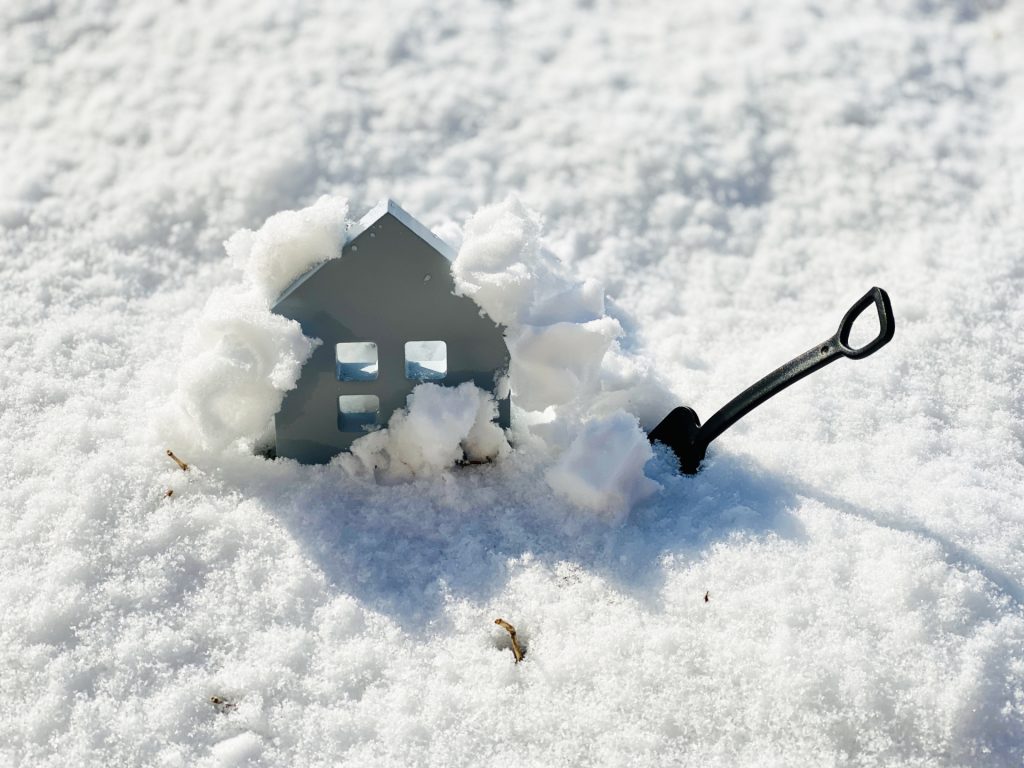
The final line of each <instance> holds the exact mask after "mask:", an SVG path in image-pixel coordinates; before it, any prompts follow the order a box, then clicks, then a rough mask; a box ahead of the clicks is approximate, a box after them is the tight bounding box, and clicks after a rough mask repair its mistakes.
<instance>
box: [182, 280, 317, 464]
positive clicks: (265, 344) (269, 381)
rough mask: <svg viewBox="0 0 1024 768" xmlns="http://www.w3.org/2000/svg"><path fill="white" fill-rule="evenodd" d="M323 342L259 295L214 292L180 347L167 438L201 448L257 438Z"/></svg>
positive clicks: (219, 448) (222, 291) (184, 446)
mask: <svg viewBox="0 0 1024 768" xmlns="http://www.w3.org/2000/svg"><path fill="white" fill-rule="evenodd" d="M319 344H320V341H319V339H310V338H307V337H306V336H304V335H303V334H302V329H301V328H300V327H299V324H298V323H296V322H295V321H294V320H289V319H287V318H284V317H282V316H281V315H277V314H274V313H273V312H271V311H270V310H269V309H268V308H267V306H266V303H265V302H263V301H262V300H261V299H260V298H259V297H258V296H257V295H255V294H254V293H252V292H238V291H232V290H217V291H215V292H214V293H213V295H211V296H210V299H209V301H207V303H206V308H205V309H204V310H203V312H202V314H201V315H200V316H199V318H198V320H197V321H196V323H195V325H194V326H193V327H192V328H191V330H189V332H188V334H187V335H186V337H185V340H184V343H183V344H182V349H181V358H180V359H181V363H180V368H179V370H178V386H177V389H176V390H175V392H174V394H173V395H172V398H171V403H170V406H169V408H168V409H166V410H165V411H164V413H163V414H162V417H163V418H162V421H163V425H164V428H165V429H166V430H167V437H168V439H170V440H171V441H172V442H173V443H174V444H175V445H179V446H182V447H183V448H185V449H186V450H187V449H193V448H194V449H199V450H203V451H211V450H221V449H223V448H225V447H227V446H228V445H230V444H231V443H233V442H235V441H237V440H240V439H241V440H247V441H249V442H250V443H254V442H259V441H260V440H261V439H263V438H265V437H266V436H267V434H268V432H269V430H270V428H271V420H272V419H273V416H274V414H275V413H277V412H278V411H279V410H280V408H281V402H282V401H283V399H284V395H285V393H286V392H287V391H288V390H290V389H294V388H295V385H296V383H297V382H298V379H299V376H300V374H301V371H302V365H303V363H305V362H306V360H308V359H309V356H310V355H311V354H313V350H314V349H315V348H316V347H317V346H319Z"/></svg>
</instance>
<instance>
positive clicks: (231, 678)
mask: <svg viewBox="0 0 1024 768" xmlns="http://www.w3.org/2000/svg"><path fill="white" fill-rule="evenodd" d="M0 30H2V31H0V285H2V290H3V296H2V304H0V312H2V323H0V349H2V353H3V358H2V365H0V386H2V393H0V397H2V401H0V402H2V411H0V428H2V433H3V435H4V437H5V441H6V450H5V451H4V455H3V460H2V462H0V478H2V486H0V490H2V497H0V516H2V517H0V615H2V617H3V619H2V623H0V765H3V766H4V767H5V768H6V766H8V765H10V766H71V765H75V766H77V765H83V766H85V765H88V766H93V765H96V766H101V765H102V766H122V765H125V766H127V765H156V766H193V765H202V766H218V765H266V766H337V765H352V766H370V765H394V766H413V765H439V766H442V765H443V766H448V765H452V766H459V765H497V764H501V765H522V766H533V765H538V766H543V765H581V766H582V765H694V766H698V765H699V766H706V765H721V766H733V765H779V766H793V765H808V766H811V765H814V766H818V765H901V766H904V765H921V766H924V765H929V766H930V765H986V766H988V765H993V766H1019V765H1020V764H1021V761H1022V760H1024V613H1022V603H1024V504H1022V502H1024V465H1022V462H1024V356H1022V354H1021V351H1020V349H1021V344H1022V343H1024V342H1022V337H1024V172H1022V171H1021V169H1022V168H1024V98H1022V94H1024V46H1022V45H1021V40H1022V39H1024V7H1022V6H1021V4H1020V3H1013V2H1012V0H1011V2H1007V3H1005V4H1000V3H999V2H998V0H996V1H995V2H988V1H987V0H977V2H972V1H971V0H951V2H946V3H943V2H937V1H936V2H932V1H931V0H915V1H913V2H911V1H907V2H896V1H892V2H876V3H861V2H852V0H851V1H850V2H841V1H840V2H833V3H829V4H827V5H818V4H814V3H809V2H806V1H805V0H777V1H776V2H771V3H768V2H764V3H760V4H753V3H750V2H744V1H743V0H728V1H727V2H721V3H714V4H706V3H704V4H697V3H690V4H682V3H673V2H663V3H657V4H654V3H620V4H615V3H609V2H604V1H603V0H592V1H590V2H587V1H586V0H581V1H580V2H578V3H576V4H575V5H570V4H552V3H544V2H539V1H536V2H491V3H479V2H462V1H460V0H446V1H444V2H437V1H436V0H433V1H431V2H419V3H416V2H407V3H402V4H390V3H379V4H378V3H350V4H342V3H326V2H325V3H313V2H309V3H306V2H293V3H285V2H279V1H278V0H245V2H242V1H241V0H239V1H238V2H220V3H216V4H210V3H201V2H191V1H185V2H177V3H170V2H165V3H157V2H153V3H145V4H144V3H140V2H120V3H119V2H116V0H77V1H75V0H66V1H62V0H5V1H4V2H3V3H0ZM510 193H514V194H516V195H518V196H519V198H520V199H521V200H522V201H523V203H524V204H525V205H527V206H529V207H530V208H532V209H535V210H537V211H539V212H540V213H541V215H542V216H543V233H542V234H543V237H544V240H545V243H546V246H547V247H548V248H550V249H551V250H552V251H553V252H554V253H555V254H557V255H558V256H559V257H560V258H561V259H562V260H563V261H564V262H565V263H566V264H567V265H568V268H570V269H571V270H572V271H573V272H574V273H575V274H576V275H577V276H578V277H579V278H580V279H591V280H599V281H601V282H602V283H603V284H604V286H605V292H606V293H607V295H608V297H609V298H608V300H607V308H608V312H609V314H611V315H613V316H614V317H615V318H617V320H618V322H619V323H620V324H621V325H622V327H623V329H624V331H625V336H624V337H623V343H624V344H625V346H624V348H623V353H624V355H625V356H624V357H623V358H622V366H623V376H624V377H626V378H629V377H634V378H635V377H636V376H638V375H639V373H643V371H644V370H646V371H647V373H648V374H649V375H650V376H651V377H652V378H657V379H659V380H661V381H663V382H668V384H669V386H670V387H671V389H672V391H673V394H674V396H675V399H676V400H677V401H678V402H680V403H687V404H690V405H693V406H694V407H695V408H696V409H697V411H698V413H700V414H701V415H702V416H705V417H706V416H708V415H710V413H712V412H713V411H714V410H715V409H716V408H717V407H718V406H720V405H721V404H723V403H724V402H725V401H726V400H728V399H729V398H730V397H731V396H732V395H734V394H736V393H737V392H738V391H739V390H740V389H742V388H743V387H745V386H747V385H748V384H750V383H751V382H752V381H753V380H754V379H756V378H757V377H759V376H760V375H762V374H763V373H765V372H767V371H768V370H770V369H771V368H773V367H774V366H775V365H777V364H779V363H781V362H783V361H785V360H786V359H788V357H790V356H792V355H794V354H796V353H799V352H801V351H803V350H804V349H806V348H807V347H809V346H810V345H811V344H813V343H814V342H816V341H819V340H820V339H823V338H825V337H826V336H828V335H829V334H831V333H832V332H833V331H834V329H835V326H836V324H837V323H838V320H839V318H840V317H841V316H842V314H843V312H844V311H845V309H846V308H847V307H848V306H849V304H851V303H852V302H853V301H854V300H855V299H856V298H858V297H859V296H861V295H862V294H863V293H864V291H865V290H867V288H869V287H870V286H871V285H880V286H883V287H884V288H886V289H887V290H888V291H889V293H890V295H891V296H892V300H893V304H894V307H895V314H896V319H897V324H898V330H897V334H896V338H895V340H894V341H893V342H892V343H891V344H890V345H889V346H888V347H886V348H885V349H884V350H882V351H881V352H879V353H878V354H877V355H875V356H873V357H871V358H869V359H867V360H864V361H860V362H850V361H840V362H838V363H836V364H835V365H833V366H831V367H829V368H828V369H826V370H824V371H822V372H820V373H817V374H815V375H814V376H813V377H811V378H809V379H807V380H806V381H804V382H801V383H800V384H798V385H797V386H795V387H794V388H793V389H791V390H789V391H787V392H786V393H785V394H783V395H781V396H780V397H778V398H776V399H775V400H773V401H771V402H770V403H768V404H767V405H765V406H764V407H763V408H761V409H760V410H759V411H757V412H756V413H754V414H751V415H750V416H749V417H748V418H747V419H745V420H744V421H743V422H741V423H740V424H738V425H737V426H736V427H735V428H733V429H732V430H731V431H729V432H728V433H726V434H725V435H724V436H723V437H722V438H721V439H720V440H719V441H718V442H717V443H716V444H715V449H714V451H713V454H712V455H711V456H710V458H709V461H708V462H707V463H706V465H705V469H704V470H703V471H702V472H701V473H700V474H699V475H698V476H696V477H693V478H683V477H679V476H678V475H676V474H674V472H673V471H672V464H671V462H670V461H669V458H668V457H667V456H666V455H665V454H664V452H662V453H659V454H657V455H656V456H655V457H654V459H653V460H651V461H650V462H649V463H648V465H647V468H646V472H647V475H648V477H649V478H650V479H652V480H654V481H656V482H657V483H659V484H660V486H661V488H660V490H657V491H656V492H655V493H654V494H653V495H650V496H648V497H647V498H646V499H644V500H642V501H639V502H638V503H636V504H634V505H633V507H632V510H631V511H630V512H629V513H628V515H626V516H625V518H624V519H621V520H617V519H616V518H614V516H613V517H612V518H609V516H607V515H601V514H595V513H594V512H593V511H592V510H589V509H587V508H586V507H578V506H576V505H574V504H572V503H571V502H569V501H567V500H566V497H565V496H564V495H563V494H561V493H558V492H556V491H555V490H553V489H552V487H551V486H550V485H549V484H548V483H547V482H545V481H544V478H545V477H547V476H549V474H550V470H551V468H552V463H553V462H554V461H558V460H559V459H558V457H557V456H553V455H552V454H551V452H545V451H544V450H540V449H536V450H535V449H534V448H535V446H534V444H533V443H531V442H530V441H529V440H522V441H519V443H517V447H516V448H515V450H513V451H512V452H511V453H509V454H507V455H506V456H504V457H502V458H501V460H500V461H498V462H496V463H494V464H492V465H484V466H476V467H467V468H461V469H452V470H450V471H442V472H438V473H435V474H432V475H428V476H425V477H417V478H414V479H413V480H412V481H405V482H394V483H392V482H388V483H382V484H377V483H376V482H374V481H373V480H372V479H370V478H367V477H362V476H357V475H354V474H352V473H350V472H346V471H345V470H344V469H343V468H342V467H341V466H338V465H332V466H327V467H319V468H310V467H300V466H298V465H296V464H293V463H290V462H284V461H279V462H269V461H266V460H264V459H261V458H258V457H255V456H249V455H245V454H242V453H239V452H238V451H234V452H232V451H229V450H212V449H211V450H208V451H204V452H200V453H196V454H195V455H190V454H189V453H188V452H187V451H186V449H185V448H184V447H183V446H182V445H178V444H168V443H167V435H168V434H169V433H168V432H167V431H166V429H165V428H164V427H162V426H161V419H160V418H158V415H159V414H163V413H166V408H167V404H168V402H170V401H171V400H173V398H174V397H175V392H176V391H177V388H178V387H179V376H178V374H179V371H181V370H185V369H187V367H188V365H189V364H190V362H192V361H191V360H189V359H188V349H189V347H188V345H187V343H186V340H187V339H188V338H189V334H190V333H191V332H192V329H193V328H194V327H195V326H196V323H197V322H198V320H199V318H200V317H202V315H203V312H204V306H206V302H207V299H208V298H209V297H210V295H211V294H212V293H213V292H214V291H215V290H221V289H224V290H230V289H232V287H234V286H237V285H238V283H239V281H240V279H241V278H240V275H239V273H238V271H237V270H236V268H235V266H234V265H233V262H232V259H231V258H229V257H228V256H227V255H226V253H225V249H224V246H223V242H224V241H225V240H226V239H228V238H229V237H231V236H232V235H233V234H234V233H235V232H237V231H239V230H241V229H246V228H247V229H251V230H257V229H258V228H259V227H260V226H261V225H262V224H263V223H264V221H265V220H266V219H267V217H269V216H271V215H272V214H274V213H276V212H277V211H280V210H286V209H298V208H301V207H303V206H308V205H311V204H312V203H314V202H315V201H316V200H318V199H319V198H320V196H321V195H323V194H330V195H334V196H336V197H340V198H347V199H348V201H349V206H350V212H351V214H352V215H353V216H354V217H358V216H359V215H360V214H361V213H362V212H363V211H365V210H367V209H369V208H370V207H371V206H372V205H373V204H374V203H376V202H377V201H378V200H379V199H381V198H383V197H388V196H390V197H393V198H395V199H396V200H398V201H399V202H400V203H401V204H402V205H403V206H404V207H405V208H406V209H407V210H409V211H410V212H411V213H413V214H414V215H415V216H417V217H418V218H420V219H421V220H422V221H423V222H424V223H426V224H428V225H429V226H431V227H432V228H433V229H434V230H435V231H437V232H438V233H439V234H442V235H444V236H446V237H448V238H450V239H452V240H457V239H458V238H459V237H460V232H461V230H462V229H463V228H464V227H465V225H466V223H467V221H469V220H470V217H471V216H472V215H473V214H474V212H476V211H478V210H479V209H480V208H481V207H483V206H485V205H487V204H492V203H496V202H500V201H502V200H504V199H505V198H506V196H507V195H508V194H510ZM236 242H237V241H236ZM183 345H184V346H183ZM183 349H184V350H185V352H184V353H183V351H182V350H183ZM644 365H646V366H647V369H644V368H643V366H644ZM638 372H639V373H638ZM605 383H606V384H607V383H608V382H607V381H606V382H605ZM188 438H189V436H188V435H186V436H185V437H182V438H181V439H182V440H187V439H188ZM167 448H173V449H175V450H176V451H177V452H178V453H180V454H181V457H182V458H183V459H185V460H186V461H189V462H192V463H193V467H192V468H191V469H190V470H189V471H188V472H181V471H180V470H179V469H178V468H177V467H176V466H175V465H174V463H173V462H172V461H171V460H170V459H169V458H168V457H167V456H166V455H165V453H164V451H165V449H167ZM570 480H571V478H570ZM558 484H559V483H557V482H556V483H555V485H558ZM169 489H172V490H173V491H174V493H173V495H171V496H169V497H168V496H166V492H167V491H168V490H169ZM570 495H571V494H570ZM498 617H501V618H504V619H506V620H508V621H509V622H511V623H512V624H514V625H515V626H516V627H517V629H518V630H519V635H520V638H521V639H522V640H523V641H524V644H525V646H526V654H527V655H526V658H525V660H524V661H523V662H522V663H520V664H518V665H516V664H513V660H512V653H511V650H510V645H509V640H508V635H507V634H506V633H505V632H504V631H503V630H501V629H500V628H499V627H497V626H495V625H494V623H493V621H494V619H495V618H498ZM211 698H215V699H216V702H215V701H212V700H211Z"/></svg>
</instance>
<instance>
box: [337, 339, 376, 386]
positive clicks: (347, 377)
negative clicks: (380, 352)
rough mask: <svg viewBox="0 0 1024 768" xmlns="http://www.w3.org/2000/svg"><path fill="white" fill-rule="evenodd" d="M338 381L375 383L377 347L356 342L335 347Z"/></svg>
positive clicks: (368, 343)
mask: <svg viewBox="0 0 1024 768" xmlns="http://www.w3.org/2000/svg"><path fill="white" fill-rule="evenodd" d="M334 361H335V365H336V366H337V368H336V371H337V375H338V381H373V380H374V379H376V378H377V345H376V344H374V343H373V342H372V341H356V342H351V343H348V344H335V345H334Z"/></svg>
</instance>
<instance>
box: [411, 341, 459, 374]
mask: <svg viewBox="0 0 1024 768" xmlns="http://www.w3.org/2000/svg"><path fill="white" fill-rule="evenodd" d="M447 373H448V345H447V344H445V343H444V342H443V341H407V342H405V378H407V379H416V380H419V381H435V380H437V379H443V378H444V377H445V375H446V374H447Z"/></svg>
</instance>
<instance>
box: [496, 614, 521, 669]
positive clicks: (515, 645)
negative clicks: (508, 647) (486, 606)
mask: <svg viewBox="0 0 1024 768" xmlns="http://www.w3.org/2000/svg"><path fill="white" fill-rule="evenodd" d="M494 623H495V624H497V625H498V626H499V627H501V628H502V629H504V630H505V631H506V632H508V636H509V637H510V638H512V655H513V656H515V657H516V664H518V663H519V662H520V661H522V660H523V656H525V655H526V654H525V653H523V649H522V648H520V647H519V641H518V640H516V628H515V627H513V626H512V625H511V624H509V623H508V622H507V621H505V620H504V619H495V620H494Z"/></svg>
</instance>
